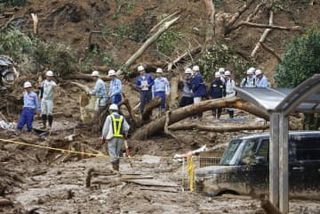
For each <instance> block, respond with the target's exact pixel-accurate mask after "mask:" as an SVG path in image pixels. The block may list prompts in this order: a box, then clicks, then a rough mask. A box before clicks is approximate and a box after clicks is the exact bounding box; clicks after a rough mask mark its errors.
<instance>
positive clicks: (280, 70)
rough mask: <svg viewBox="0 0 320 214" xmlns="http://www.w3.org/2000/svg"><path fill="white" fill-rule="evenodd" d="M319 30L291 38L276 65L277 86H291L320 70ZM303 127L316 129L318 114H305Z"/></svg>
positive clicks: (319, 121) (319, 119)
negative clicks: (283, 54)
mask: <svg viewBox="0 0 320 214" xmlns="http://www.w3.org/2000/svg"><path fill="white" fill-rule="evenodd" d="M319 56H320V30H319V29H312V30H310V31H308V32H307V33H306V34H305V35H303V36H301V37H298V38H296V39H295V40H293V41H292V42H291V43H290V44H289V45H288V47H287V50H286V53H285V56H284V58H283V61H282V62H281V63H280V64H279V65H278V66H277V68H276V74H275V80H276V83H277V84H278V86H279V87H288V88H293V87H296V86H297V85H299V84H300V83H301V82H303V81H304V80H306V79H308V78H310V77H311V76H312V75H313V74H316V73H319V72H320V57H319ZM304 122H305V124H304V126H305V129H312V130H314V129H315V130H317V129H318V128H319V126H320V117H319V115H318V114H305V121H304Z"/></svg>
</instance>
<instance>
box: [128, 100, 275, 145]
mask: <svg viewBox="0 0 320 214" xmlns="http://www.w3.org/2000/svg"><path fill="white" fill-rule="evenodd" d="M213 108H236V109H241V110H244V111H247V112H249V113H251V114H254V115H256V116H258V117H262V118H264V119H266V120H269V115H268V114H267V113H266V112H264V111H262V110H261V109H259V108H258V107H256V106H254V105H252V104H250V103H248V102H245V101H243V100H241V99H240V98H237V97H231V98H222V99H215V100H207V101H203V102H200V103H198V104H193V105H190V106H186V107H183V108H179V109H176V110H173V111H171V114H170V122H169V124H168V125H171V124H173V123H176V122H178V121H180V120H183V119H185V118H187V117H191V116H193V115H197V114H198V113H201V112H204V111H209V110H211V109H213ZM165 122H166V117H165V116H162V117H160V118H158V119H156V120H154V121H152V122H150V123H148V124H146V125H145V126H143V127H141V128H140V129H139V130H137V131H136V132H135V133H134V134H133V136H132V139H135V140H143V139H146V138H148V137H149V136H153V135H155V134H157V133H160V132H162V131H163V129H164V126H165Z"/></svg>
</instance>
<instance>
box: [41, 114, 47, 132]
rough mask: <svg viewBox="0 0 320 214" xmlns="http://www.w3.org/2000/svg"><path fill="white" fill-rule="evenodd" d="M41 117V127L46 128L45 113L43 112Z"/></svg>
mask: <svg viewBox="0 0 320 214" xmlns="http://www.w3.org/2000/svg"><path fill="white" fill-rule="evenodd" d="M41 118H42V129H46V128H47V115H45V114H43V115H41Z"/></svg>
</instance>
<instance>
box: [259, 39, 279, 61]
mask: <svg viewBox="0 0 320 214" xmlns="http://www.w3.org/2000/svg"><path fill="white" fill-rule="evenodd" d="M260 45H261V47H262V48H263V49H265V50H266V51H268V52H269V53H271V54H272V55H273V56H274V57H275V58H276V59H277V60H278V62H279V63H280V62H282V59H281V57H280V56H279V55H278V54H277V53H276V52H275V51H274V50H273V49H272V48H270V47H268V46H267V45H266V44H264V43H263V42H261V43H260Z"/></svg>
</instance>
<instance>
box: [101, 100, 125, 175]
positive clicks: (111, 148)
mask: <svg viewBox="0 0 320 214" xmlns="http://www.w3.org/2000/svg"><path fill="white" fill-rule="evenodd" d="M109 112H110V115H109V116H108V117H107V118H106V120H105V122H104V125H103V129H102V144H105V143H106V141H107V143H108V152H109V156H110V160H111V164H112V169H113V170H115V171H117V172H118V171H119V163H120V160H119V157H120V153H121V148H122V145H123V143H124V140H125V138H126V137H127V135H128V132H129V129H130V126H129V124H128V122H127V121H126V119H125V118H124V117H123V116H122V115H120V114H119V113H118V112H119V108H118V106H117V105H116V104H111V105H110V107H109Z"/></svg>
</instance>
